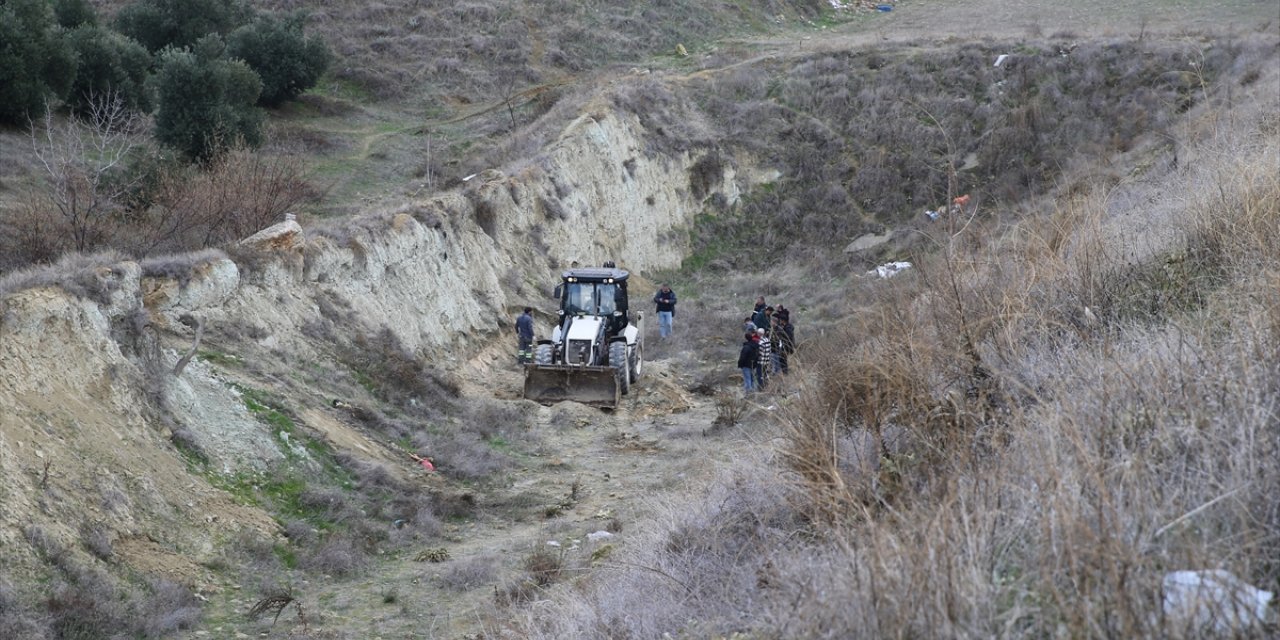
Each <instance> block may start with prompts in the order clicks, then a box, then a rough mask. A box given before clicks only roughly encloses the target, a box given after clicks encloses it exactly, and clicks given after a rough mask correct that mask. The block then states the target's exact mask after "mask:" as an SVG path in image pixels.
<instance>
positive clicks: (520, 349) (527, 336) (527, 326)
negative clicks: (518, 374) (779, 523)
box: [516, 307, 533, 364]
mask: <svg viewBox="0 0 1280 640" xmlns="http://www.w3.org/2000/svg"><path fill="white" fill-rule="evenodd" d="M516 339H517V341H518V344H517V347H516V361H517V362H518V363H520V364H527V363H530V362H533V307H525V308H524V313H522V314H520V317H519V318H516Z"/></svg>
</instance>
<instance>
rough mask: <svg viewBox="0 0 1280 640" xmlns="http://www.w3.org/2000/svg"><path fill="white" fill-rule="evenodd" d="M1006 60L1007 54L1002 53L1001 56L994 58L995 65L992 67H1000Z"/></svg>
mask: <svg viewBox="0 0 1280 640" xmlns="http://www.w3.org/2000/svg"><path fill="white" fill-rule="evenodd" d="M1008 59H1009V54H1007V53H1002V54H1000V55H999V56H997V57H996V63H995V65H994V66H997V67H998V66H1000V65H1002V64H1004V61H1005V60H1008Z"/></svg>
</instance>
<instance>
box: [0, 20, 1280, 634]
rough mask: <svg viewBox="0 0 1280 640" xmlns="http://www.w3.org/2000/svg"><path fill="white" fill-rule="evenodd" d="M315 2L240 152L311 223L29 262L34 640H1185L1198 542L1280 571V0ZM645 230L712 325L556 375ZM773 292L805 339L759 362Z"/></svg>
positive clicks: (25, 469)
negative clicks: (590, 293)
mask: <svg viewBox="0 0 1280 640" xmlns="http://www.w3.org/2000/svg"><path fill="white" fill-rule="evenodd" d="M262 4H264V5H267V4H269V5H271V7H272V8H279V9H284V10H292V9H297V8H307V3H296V2H288V3H284V2H280V3H262ZM95 5H96V6H98V7H99V8H101V9H103V10H104V11H106V12H107V13H110V12H111V11H114V10H117V9H118V8H119V6H120V5H121V3H115V2H106V3H95ZM775 5H776V6H775ZM310 8H311V9H312V12H311V17H310V18H309V22H308V25H309V28H310V29H312V30H313V32H315V33H318V34H321V35H323V36H324V37H325V38H326V39H327V40H328V41H329V42H330V43H331V45H332V46H333V47H334V49H335V52H336V53H337V54H338V56H339V59H341V60H343V61H344V62H343V63H342V64H339V65H337V66H336V67H334V68H332V69H331V70H330V73H329V74H328V75H326V76H325V78H324V80H323V81H322V83H321V85H320V86H319V87H317V88H316V89H313V90H312V91H310V92H308V93H307V94H304V96H303V98H302V100H301V101H300V102H297V103H294V104H292V105H290V106H286V107H283V108H281V109H279V110H277V111H274V112H272V113H271V116H270V129H271V132H272V135H271V139H270V141H269V142H268V143H267V144H266V145H265V146H264V147H263V148H262V149H261V150H258V151H246V152H245V154H246V155H242V156H235V159H234V162H238V163H250V164H251V163H252V162H255V161H258V160H262V159H267V161H272V159H275V160H278V159H281V158H286V157H288V158H289V159H290V161H296V162H298V163H299V165H298V167H299V168H300V173H299V175H303V176H305V180H307V181H311V183H313V184H315V185H318V186H319V187H320V189H319V190H320V191H321V192H322V193H323V195H321V196H319V197H318V198H316V199H314V200H311V201H304V202H300V203H299V205H298V208H297V209H295V211H296V213H298V214H299V215H298V216H297V219H292V218H291V219H289V220H287V221H284V222H280V223H279V224H276V225H274V226H272V227H270V228H269V229H266V230H263V231H262V232H261V233H258V234H256V235H254V236H253V237H251V238H248V239H247V240H245V241H243V242H233V243H221V244H217V245H216V246H209V247H206V248H204V249H203V250H201V251H194V252H187V253H177V254H166V253H164V252H161V251H157V252H155V253H146V254H136V253H127V252H122V251H124V250H123V249H121V248H119V247H114V248H110V249H109V250H105V251H103V252H100V253H96V254H92V255H67V256H63V257H62V258H61V259H60V260H58V261H57V262H55V263H52V264H47V265H37V266H33V267H29V268H25V269H13V270H11V271H9V272H8V273H5V274H4V276H3V278H2V279H0V406H3V407H4V410H3V411H2V412H0V507H3V508H0V637H15V638H16V637H24V638H103V637H107V638H116V637H119V638H137V637H145V638H169V637H181V638H188V637H190V638H194V637H242V636H243V637H248V636H255V635H257V636H263V637H281V638H284V637H293V638H371V637H387V638H390V637H440V638H463V637H466V638H477V637H486V638H488V637H511V638H542V637H545V638H597V637H609V638H623V637H630V638H658V637H680V638H703V637H726V638H727V637H741V638H775V637H776V638H790V637H805V638H810V637H812V638H819V637H831V638H849V637H1091V638H1092V637H1097V638H1103V637H1188V638H1189V637H1204V634H1206V633H1208V632H1207V631H1206V628H1205V627H1204V626H1202V625H1198V623H1197V622H1196V621H1195V620H1194V619H1190V620H1189V619H1185V618H1181V617H1179V616H1177V615H1176V614H1175V613H1170V612H1169V611H1167V610H1165V608H1164V607H1163V606H1162V604H1161V603H1162V598H1163V597H1164V591H1163V587H1162V579H1163V578H1164V576H1165V575H1166V574H1168V573H1169V572H1171V571H1176V570H1207V569H1217V570H1225V571H1230V572H1231V573H1232V574H1234V575H1235V576H1238V578H1239V579H1240V580H1242V581H1243V582H1245V583H1248V584H1251V585H1254V586H1256V587H1258V588H1260V589H1264V590H1267V591H1270V592H1280V565H1277V564H1276V562H1275V558H1277V557H1280V509H1278V508H1277V501H1276V500H1275V488H1276V487H1278V486H1280V466H1277V464H1276V463H1275V460H1276V458H1277V455H1280V415H1278V414H1277V407H1278V406H1280V397H1277V390H1278V389H1280V362H1277V360H1276V357H1275V354H1276V353H1280V311H1278V310H1280V262H1277V257H1276V254H1275V251H1274V248H1275V247H1276V246H1277V244H1278V243H1280V235H1278V234H1280V120H1278V119H1277V113H1280V15H1274V14H1276V11H1275V7H1274V6H1271V5H1268V4H1267V3H1263V2H1249V1H1245V0H1239V1H1236V2H1230V3H1225V4H1220V5H1215V6H1213V7H1208V6H1203V5H1200V4H1198V3H1181V2H1177V3H1165V2H1158V3H1157V2H1151V3H1148V2H1136V3H1127V4H1123V5H1121V6H1117V5H1115V4H1107V3H1095V2H1091V1H1089V0H1079V1H1077V2H1067V3H1047V2H1044V3H1041V2H1036V1H1034V0H1025V1H1021V2H1018V3H1016V6H1012V5H1011V4H1010V3H997V2H994V0H992V1H979V2H960V1H954V2H953V1H951V0H932V1H925V0H919V1H915V2H907V1H905V0H904V1H903V2H899V3H895V4H894V5H893V10H892V11H889V12H879V11H867V10H863V9H861V8H857V7H850V8H848V9H843V10H835V9H832V8H831V5H828V4H826V3H823V4H821V5H819V4H812V5H810V4H806V3H780V4H779V3H774V4H770V3H735V4H733V5H714V6H703V5H702V3H682V2H669V3H656V4H654V5H653V6H649V5H645V6H638V7H613V6H605V5H601V4H598V3H591V2H581V3H579V2H562V3H548V4H547V5H545V6H542V5H539V6H537V7H534V6H531V5H525V4H520V3H462V4H447V5H446V4H440V3H422V4H420V3H412V4H411V5H410V4H408V3H406V4H404V5H395V6H392V5H387V4H379V3H373V4H360V3H326V4H324V5H323V6H321V5H316V6H314V7H310ZM675 44H681V45H683V47H682V48H683V49H684V50H685V51H686V52H687V53H688V54H689V55H687V56H683V55H679V54H676V53H675V51H676V49H675ZM1001 56H1004V58H1003V59H1001ZM997 60H1001V62H1000V63H999V64H997ZM0 142H3V144H4V145H5V146H4V163H3V164H0V179H3V181H4V182H3V183H0V184H3V185H5V190H4V191H3V192H2V193H0V195H3V198H2V199H0V202H2V203H3V204H4V208H3V209H0V211H3V212H4V214H5V215H6V216H15V215H18V213H19V212H20V210H21V208H20V206H18V204H17V203H21V202H23V200H22V198H24V197H26V195H24V194H26V193H27V192H26V191H24V189H26V188H27V187H28V186H31V185H38V180H39V178H38V176H39V175H40V174H39V172H38V171H36V170H35V169H33V167H34V166H35V163H34V161H33V159H32V158H31V157H30V156H29V154H28V153H27V151H26V149H28V148H29V147H27V146H25V145H27V144H29V141H28V140H27V139H26V137H25V134H24V133H22V132H15V131H7V132H0ZM227 170H228V171H230V170H231V169H227ZM218 171H223V169H220V168H217V167H213V168H209V169H208V170H206V172H205V173H204V174H201V175H211V176H216V177H215V178H211V179H210V183H209V184H215V183H216V182H217V181H218V180H220V179H222V177H223V176H227V175H234V174H232V173H218ZM961 194H969V195H970V197H971V199H969V200H967V204H966V205H965V206H964V207H962V208H960V209H958V210H956V211H955V212H954V213H952V212H948V211H947V210H946V204H947V203H948V202H950V201H951V200H952V199H953V198H954V197H956V196H959V195H961ZM925 210H934V211H941V214H940V215H938V216H935V217H936V220H935V219H931V218H930V217H928V216H926V215H925V214H924V211H925ZM6 219H8V218H6ZM869 237H870V239H868V238H869ZM860 238H861V239H862V240H863V241H864V244H862V245H861V246H863V247H865V248H861V249H854V248H852V247H850V244H851V243H852V242H853V241H855V240H858V239H860ZM605 260H617V261H618V262H619V264H620V265H621V266H624V267H625V268H628V269H629V270H631V271H632V273H633V274H635V276H636V280H635V284H634V285H633V286H635V287H637V290H638V291H639V292H640V294H639V295H640V296H641V299H642V300H647V296H648V294H647V291H648V290H649V289H651V288H653V287H656V285H657V283H659V282H670V283H672V284H673V285H674V286H675V288H676V289H677V291H678V292H679V293H680V296H681V303H680V307H679V308H680V313H679V315H678V318H677V333H676V336H675V338H674V339H673V340H668V341H660V340H659V339H658V337H657V331H656V327H655V326H652V325H654V324H656V323H654V322H652V321H651V320H648V319H647V320H646V327H645V329H646V332H647V333H646V336H647V345H646V349H647V357H648V358H649V363H648V368H647V372H646V375H645V377H644V378H643V379H642V380H641V381H640V383H638V384H637V385H636V387H635V388H634V389H633V392H632V394H631V395H630V396H628V398H627V400H626V402H625V403H624V406H622V407H620V408H619V409H618V410H616V411H613V412H601V411H599V410H595V409H590V408H588V407H585V406H581V405H577V404H574V403H561V404H558V405H554V406H550V407H544V406H539V405H537V404H535V403H532V402H529V401H525V400H522V399H520V388H521V373H520V370H519V369H518V367H517V366H516V365H515V362H514V353H515V344H514V339H513V338H512V337H511V335H510V334H511V333H512V332H513V329H512V324H511V323H512V321H513V319H514V317H515V315H516V314H517V313H518V312H519V309H520V308H522V307H524V306H526V305H529V306H533V307H534V308H535V309H537V312H536V317H537V325H538V326H537V330H538V333H539V334H540V335H541V334H544V333H547V332H548V331H549V329H550V325H551V322H552V321H553V318H554V316H553V314H552V308H551V302H550V300H549V298H548V297H547V294H548V290H549V288H550V286H551V285H552V284H554V281H555V276H556V274H557V273H558V271H559V270H560V269H563V268H566V267H568V266H570V265H574V264H580V265H595V264H600V263H602V262H603V261H605ZM891 260H909V261H911V262H912V264H913V266H912V267H911V268H910V269H908V270H907V271H906V272H904V273H902V274H900V275H897V276H895V277H893V278H889V279H881V278H877V277H872V276H869V275H867V271H868V270H869V269H872V268H873V267H875V266H876V265H879V264H882V263H884V262H888V261H891ZM757 295H763V296H766V297H767V299H768V300H769V301H770V302H775V301H778V302H782V303H783V304H786V305H787V306H789V307H791V308H792V309H793V311H794V313H795V314H796V317H797V318H798V321H797V324H798V331H799V332H800V333H799V336H800V340H801V345H800V350H799V352H798V353H797V354H796V355H795V356H794V358H793V360H792V371H791V372H790V373H789V374H788V375H786V376H777V377H776V378H775V380H774V383H773V385H772V387H771V389H770V390H769V391H768V392H767V393H764V394H756V395H751V396H747V397H745V398H744V397H742V393H741V391H740V388H741V381H740V380H739V379H737V378H736V377H735V376H736V373H737V372H736V371H735V368H734V366H733V364H734V359H735V358H736V355H737V350H738V349H737V343H738V341H739V340H741V333H740V327H741V322H742V316H744V315H746V313H747V311H748V310H749V309H750V305H751V304H752V301H753V300H754V299H755V297H756V296H757ZM423 457H429V458H430V459H431V460H432V461H433V462H434V467H435V470H434V471H433V472H428V471H426V470H424V467H423V466H422V465H421V464H420V463H419V460H420V459H421V458H423ZM277 614H279V615H277ZM1262 618H1263V619H1262V621H1260V622H1251V621H1245V622H1240V623H1239V624H1238V625H1237V626H1236V627H1235V628H1232V629H1229V630H1226V631H1224V632H1223V635H1225V636H1231V637H1269V636H1270V635H1273V634H1275V633H1276V632H1277V629H1278V627H1277V624H1278V621H1277V616H1276V611H1275V605H1274V604H1273V605H1271V606H1270V609H1264V613H1263V616H1262ZM1249 620H1252V619H1251V618H1250V619H1249Z"/></svg>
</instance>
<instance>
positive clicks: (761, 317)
mask: <svg viewBox="0 0 1280 640" xmlns="http://www.w3.org/2000/svg"><path fill="white" fill-rule="evenodd" d="M768 308H769V305H767V304H765V302H764V296H759V297H757V298H756V306H755V308H754V309H752V310H751V322H753V323H755V325H756V328H761V327H767V326H769V325H768V324H766V323H767V322H768V321H769V318H768V317H766V316H765V310H766V309H768Z"/></svg>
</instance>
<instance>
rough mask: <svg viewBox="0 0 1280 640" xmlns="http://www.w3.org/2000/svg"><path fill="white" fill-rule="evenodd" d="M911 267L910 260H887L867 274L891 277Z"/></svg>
mask: <svg viewBox="0 0 1280 640" xmlns="http://www.w3.org/2000/svg"><path fill="white" fill-rule="evenodd" d="M910 268H911V263H910V262H887V263H885V264H882V265H880V266H878V267H876V268H874V269H872V270H870V271H868V272H867V275H869V276H879V277H881V278H892V277H894V276H896V275H898V274H899V273H901V272H903V271H906V270H907V269H910Z"/></svg>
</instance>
